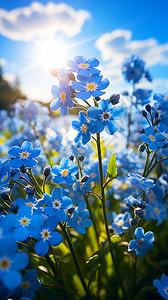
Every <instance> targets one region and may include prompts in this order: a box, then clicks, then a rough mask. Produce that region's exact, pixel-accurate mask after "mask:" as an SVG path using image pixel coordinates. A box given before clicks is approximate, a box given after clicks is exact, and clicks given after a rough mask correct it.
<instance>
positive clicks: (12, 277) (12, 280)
mask: <svg viewBox="0 0 168 300" xmlns="http://www.w3.org/2000/svg"><path fill="white" fill-rule="evenodd" d="M28 261H29V257H28V255H27V254H26V253H23V252H18V245H17V244H16V242H15V241H14V240H12V239H2V240H1V247H0V280H2V283H3V284H4V286H5V287H6V288H8V289H9V290H12V289H14V288H16V287H18V286H19V285H20V284H21V282H22V276H21V274H20V273H19V271H20V270H23V269H24V268H26V267H27V265H28Z"/></svg>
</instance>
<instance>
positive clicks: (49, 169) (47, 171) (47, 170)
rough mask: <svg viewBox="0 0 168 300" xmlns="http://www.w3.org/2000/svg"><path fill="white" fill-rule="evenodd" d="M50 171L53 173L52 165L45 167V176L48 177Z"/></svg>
mask: <svg viewBox="0 0 168 300" xmlns="http://www.w3.org/2000/svg"><path fill="white" fill-rule="evenodd" d="M50 173H51V167H50V166H47V167H45V168H44V170H43V174H44V176H45V177H46V178H47V177H48V176H49V175H50Z"/></svg>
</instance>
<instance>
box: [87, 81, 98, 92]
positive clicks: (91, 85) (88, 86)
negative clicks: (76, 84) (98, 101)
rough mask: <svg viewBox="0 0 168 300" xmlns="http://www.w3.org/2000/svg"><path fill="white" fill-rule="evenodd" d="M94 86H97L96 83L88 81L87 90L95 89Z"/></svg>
mask: <svg viewBox="0 0 168 300" xmlns="http://www.w3.org/2000/svg"><path fill="white" fill-rule="evenodd" d="M96 87H97V85H96V83H94V82H91V83H89V84H87V90H88V91H89V90H90V91H93V90H95V89H96Z"/></svg>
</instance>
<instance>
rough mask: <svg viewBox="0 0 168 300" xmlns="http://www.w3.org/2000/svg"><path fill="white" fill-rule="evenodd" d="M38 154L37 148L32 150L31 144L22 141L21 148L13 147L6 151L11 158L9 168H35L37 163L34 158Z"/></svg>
mask: <svg viewBox="0 0 168 300" xmlns="http://www.w3.org/2000/svg"><path fill="white" fill-rule="evenodd" d="M40 152H41V151H40V149H39V148H33V145H32V143H30V142H28V141H24V142H23V143H22V145H21V147H19V146H13V147H12V148H11V149H10V150H9V151H8V153H9V155H11V156H12V158H13V159H12V160H11V161H10V163H9V166H10V167H14V168H20V167H21V166H25V167H26V168H32V167H35V166H36V165H37V161H36V160H35V159H34V158H35V157H37V156H39V155H40Z"/></svg>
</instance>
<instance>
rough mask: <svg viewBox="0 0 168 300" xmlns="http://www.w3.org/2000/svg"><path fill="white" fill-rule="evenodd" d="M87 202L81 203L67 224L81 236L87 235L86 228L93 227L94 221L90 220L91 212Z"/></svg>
mask: <svg viewBox="0 0 168 300" xmlns="http://www.w3.org/2000/svg"><path fill="white" fill-rule="evenodd" d="M86 208H87V205H86V203H85V202H79V204H78V207H77V208H76V209H75V211H74V213H73V215H72V217H71V218H70V219H68V221H67V223H68V225H69V226H70V227H73V228H74V229H75V230H76V231H77V232H79V233H81V234H85V233H86V229H85V227H86V228H88V227H90V226H92V224H93V223H92V221H91V220H90V219H89V216H90V214H89V211H88V209H86Z"/></svg>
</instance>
